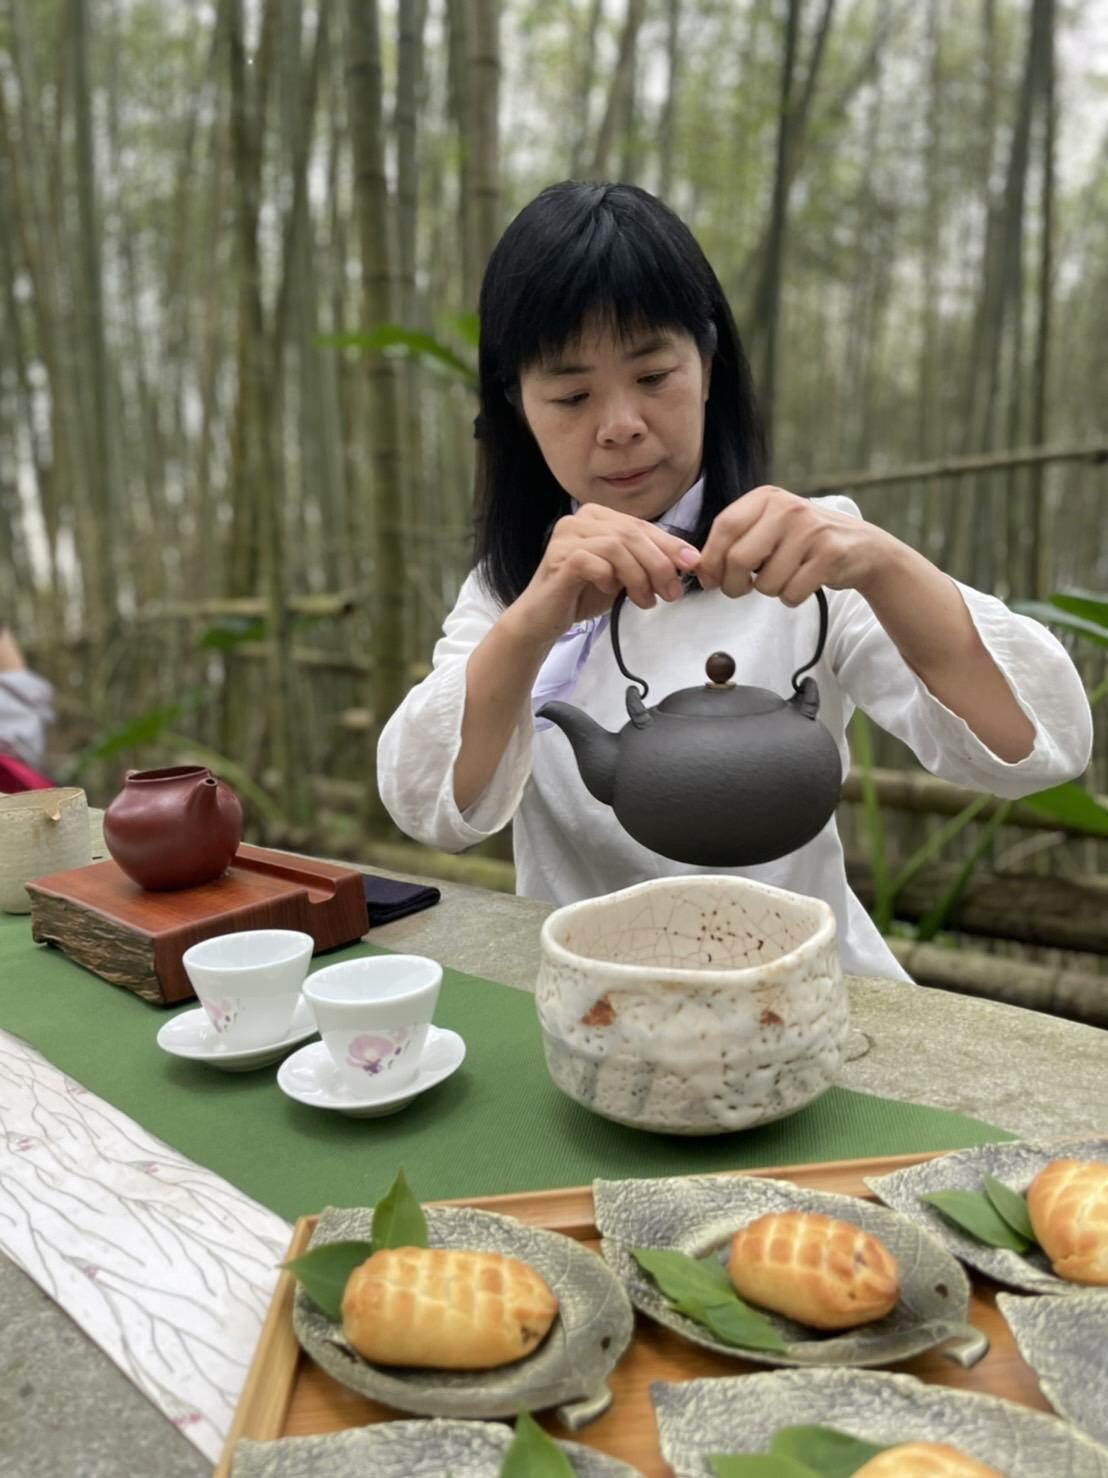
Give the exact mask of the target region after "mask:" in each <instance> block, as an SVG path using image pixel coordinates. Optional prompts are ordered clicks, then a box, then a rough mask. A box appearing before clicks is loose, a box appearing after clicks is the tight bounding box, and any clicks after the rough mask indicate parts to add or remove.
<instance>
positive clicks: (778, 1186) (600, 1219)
mask: <svg viewBox="0 0 1108 1478" xmlns="http://www.w3.org/2000/svg"><path fill="white" fill-rule="evenodd" d="M593 1205H594V1207H595V1216H596V1225H597V1227H598V1229H599V1230H600V1233H601V1235H602V1237H603V1239H604V1240H603V1243H602V1251H603V1253H604V1256H605V1257H606V1258H607V1259H608V1261H609V1262H610V1263H611V1265H612V1268H613V1269H614V1270H615V1272H616V1273H617V1275H618V1276H619V1278H620V1279H621V1281H622V1282H623V1284H624V1286H625V1287H626V1289H627V1291H628V1293H629V1294H630V1295H631V1302H632V1303H633V1304H634V1305H635V1307H636V1308H637V1309H641V1310H642V1312H643V1313H644V1314H649V1315H650V1317H651V1318H652V1319H656V1320H657V1321H658V1323H659V1324H664V1325H665V1326H666V1327H667V1328H668V1329H673V1330H675V1331H676V1332H677V1333H678V1334H681V1335H683V1336H684V1337H685V1338H686V1339H689V1340H692V1341H693V1343H694V1344H698V1345H702V1346H703V1347H704V1348H705V1349H707V1350H714V1351H715V1352H716V1353H717V1354H720V1355H730V1356H733V1357H735V1358H737V1359H742V1360H752V1361H755V1362H756V1363H758V1364H760V1365H798V1366H800V1365H890V1364H892V1363H893V1362H894V1361H896V1360H907V1359H909V1358H910V1357H911V1356H913V1355H918V1354H919V1353H920V1352H921V1351H923V1350H929V1349H932V1348H933V1347H934V1346H935V1345H940V1344H945V1343H947V1341H951V1340H953V1341H957V1343H955V1344H953V1345H951V1347H950V1348H949V1349H947V1350H946V1351H945V1352H944V1353H945V1354H947V1355H948V1356H949V1357H950V1358H951V1359H952V1360H956V1361H957V1362H958V1364H959V1365H965V1366H969V1365H974V1364H976V1362H977V1361H978V1360H980V1359H981V1357H982V1355H984V1354H985V1352H986V1351H987V1350H988V1348H989V1342H988V1339H987V1338H986V1336H985V1335H984V1334H983V1333H982V1332H981V1331H980V1330H979V1329H975V1328H974V1327H973V1325H972V1324H970V1323H969V1300H970V1285H969V1279H968V1278H967V1277H966V1275H965V1273H964V1272H963V1270H962V1268H961V1267H960V1266H959V1264H958V1261H957V1259H956V1258H954V1257H952V1256H951V1255H950V1253H949V1252H947V1251H946V1249H945V1248H944V1247H943V1246H942V1245H941V1244H940V1243H939V1242H936V1241H935V1239H934V1238H933V1237H930V1236H928V1235H927V1233H926V1232H924V1231H923V1230H922V1229H921V1228H920V1227H919V1226H918V1225H916V1224H915V1223H914V1222H912V1221H909V1220H908V1219H907V1218H905V1217H903V1216H898V1215H897V1214H896V1212H893V1211H889V1210H888V1209H887V1208H886V1207H884V1206H875V1205H873V1203H872V1202H869V1201H863V1200H861V1199H859V1198H858V1197H857V1196H839V1195H834V1194H832V1193H831V1192H830V1191H813V1190H806V1189H804V1188H803V1187H801V1186H796V1185H793V1184H792V1183H791V1182H790V1181H785V1180H765V1179H762V1178H761V1177H759V1176H749V1175H729V1176H695V1177H683V1176H682V1177H672V1178H669V1179H664V1180H597V1181H594V1182H593ZM770 1211H821V1212H823V1213H824V1215H826V1216H835V1217H838V1218H839V1219H840V1220H842V1221H849V1222H853V1223H854V1225H855V1226H859V1227H861V1228H862V1229H863V1231H866V1232H870V1233H872V1235H873V1236H875V1237H879V1238H880V1240H881V1241H882V1242H883V1243H884V1244H885V1246H886V1247H887V1248H888V1249H889V1251H890V1252H891V1253H892V1255H893V1256H894V1257H895V1258H896V1260H897V1264H898V1266H899V1269H900V1279H901V1296H900V1301H899V1303H898V1304H897V1306H896V1308H895V1309H893V1311H892V1313H891V1314H888V1315H887V1316H886V1317H885V1318H884V1319H880V1320H878V1321H877V1322H876V1323H874V1324H864V1325H861V1326H859V1327H858V1328H857V1329H848V1330H844V1331H842V1333H840V1334H827V1335H824V1334H818V1333H817V1332H816V1331H814V1330H812V1329H809V1328H806V1327H805V1326H804V1325H802V1324H797V1323H794V1322H793V1321H792V1320H791V1319H785V1318H783V1317H781V1316H780V1315H778V1314H767V1316H766V1317H767V1318H768V1319H769V1320H770V1322H771V1323H772V1324H773V1325H774V1326H775V1328H776V1329H777V1330H778V1331H779V1332H780V1333H781V1334H782V1335H783V1337H784V1338H785V1339H786V1340H787V1341H788V1348H787V1350H786V1351H785V1352H784V1353H781V1354H779V1353H777V1352H776V1351H773V1350H747V1349H740V1348H738V1347H737V1346H735V1345H727V1344H723V1343H722V1342H721V1341H720V1340H717V1339H716V1338H715V1337H714V1336H713V1335H712V1334H711V1333H710V1332H709V1331H708V1330H707V1329H705V1328H704V1326H703V1325H702V1324H698V1323H696V1322H695V1320H693V1319H689V1318H687V1317H686V1316H685V1315H684V1314H679V1313H678V1312H677V1311H676V1309H674V1308H672V1307H671V1306H670V1305H669V1303H667V1301H666V1300H665V1298H663V1296H662V1294H661V1293H660V1292H659V1291H658V1289H657V1288H656V1287H655V1285H654V1283H653V1282H652V1281H651V1279H650V1278H648V1277H647V1275H646V1274H645V1273H644V1272H643V1271H642V1269H641V1268H640V1267H639V1265H638V1263H637V1262H636V1261H635V1259H634V1258H633V1257H632V1255H631V1249H632V1248H633V1247H670V1248H674V1249H675V1250H676V1251H678V1252H685V1253H687V1254H688V1255H689V1256H690V1257H705V1256H707V1255H709V1254H710V1253H713V1252H719V1253H721V1254H722V1255H723V1256H726V1251H727V1247H728V1245H729V1243H730V1240H731V1237H732V1235H733V1234H734V1233H735V1232H736V1231H737V1230H738V1228H739V1227H741V1226H745V1225H746V1224H747V1223H748V1222H751V1221H754V1220H755V1219H756V1218H757V1217H759V1216H762V1215H764V1214H765V1213H766V1212H770Z"/></svg>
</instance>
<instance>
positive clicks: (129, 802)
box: [104, 765, 242, 892]
mask: <svg viewBox="0 0 1108 1478" xmlns="http://www.w3.org/2000/svg"><path fill="white" fill-rule="evenodd" d="M241 840H242V806H241V805H240V804H239V798H238V796H237V795H236V794H235V792H234V791H233V790H232V789H231V787H230V786H229V785H225V784H224V783H223V781H222V780H217V779H216V777H215V776H214V775H213V774H212V773H211V771H210V770H206V769H204V768H203V767H202V766H200V765H177V766H175V767H174V768H172V769H168V770H131V771H130V773H129V774H128V776H127V779H126V782H125V783H124V786H123V789H122V790H121V791H120V792H119V794H118V795H117V796H116V798H115V800H114V801H112V803H111V805H110V806H109V807H108V809H107V811H106V812H105V813H104V841H105V842H106V843H107V847H108V851H109V852H110V853H111V854H112V856H113V857H114V858H115V860H116V862H117V863H118V865H119V866H120V867H121V868H122V869H123V871H124V872H125V873H126V874H127V876H128V877H129V878H133V879H134V881H135V882H136V883H138V884H139V886H140V887H143V888H148V889H150V891H151V892H169V891H171V890H173V889H176V888H196V887H199V886H200V884H201V883H210V882H213V881H214V880H215V879H216V878H218V877H222V875H223V874H224V873H225V872H226V871H227V868H228V867H229V866H230V864H231V859H232V857H234V855H235V851H236V849H237V847H238V844H239V842H240V841H241Z"/></svg>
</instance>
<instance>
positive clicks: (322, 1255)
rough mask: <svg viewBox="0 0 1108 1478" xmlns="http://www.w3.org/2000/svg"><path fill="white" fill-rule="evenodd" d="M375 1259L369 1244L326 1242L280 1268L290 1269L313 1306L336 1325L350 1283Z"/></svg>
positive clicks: (340, 1316) (371, 1246) (340, 1315)
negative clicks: (355, 1274)
mask: <svg viewBox="0 0 1108 1478" xmlns="http://www.w3.org/2000/svg"><path fill="white" fill-rule="evenodd" d="M372 1256H373V1245H372V1243H370V1242H325V1243H324V1244H323V1245H322V1246H321V1247H313V1248H311V1249H310V1250H309V1251H308V1252H305V1253H304V1254H303V1256H302V1257H294V1258H293V1260H292V1261H291V1262H286V1263H282V1264H281V1266H282V1267H284V1268H288V1270H289V1272H290V1273H292V1274H293V1276H294V1277H295V1278H296V1281H297V1282H298V1283H299V1284H300V1286H301V1288H303V1290H304V1292H305V1293H306V1294H307V1295H308V1297H309V1298H310V1299H311V1300H312V1302H313V1303H317V1304H318V1305H319V1307H320V1308H321V1309H322V1310H323V1312H324V1313H325V1314H326V1315H327V1317H328V1319H334V1321H335V1323H336V1324H337V1323H338V1322H339V1320H341V1318H342V1296H343V1294H344V1293H345V1291H346V1282H347V1279H348V1278H349V1277H350V1274H351V1273H352V1272H353V1271H354V1269H355V1268H358V1267H361V1265H362V1263H363V1262H365V1260H366V1258H367V1257H372Z"/></svg>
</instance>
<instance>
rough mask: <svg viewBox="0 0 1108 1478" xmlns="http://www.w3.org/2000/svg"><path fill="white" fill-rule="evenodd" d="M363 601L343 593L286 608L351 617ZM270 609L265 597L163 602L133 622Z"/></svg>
mask: <svg viewBox="0 0 1108 1478" xmlns="http://www.w3.org/2000/svg"><path fill="white" fill-rule="evenodd" d="M362 600H363V597H362V596H361V595H359V594H357V593H355V592H354V591H351V590H339V591H333V592H330V593H326V592H320V593H319V594H318V595H290V596H288V597H287V598H286V602H285V607H286V609H287V610H288V611H289V613H290V614H291V615H294V616H311V617H315V618H325V617H335V616H348V615H349V614H350V612H351V611H353V610H356V609H357V608H358V606H360V605H361V604H362ZM268 610H269V601H268V600H267V599H266V597H265V596H264V595H236V596H224V597H222V598H210V599H207V600H174V601H159V602H158V603H157V604H155V605H150V606H147V607H146V608H145V610H142V611H139V612H137V613H136V614H135V615H134V616H133V617H131V620H132V621H133V622H134V623H136V624H141V623H142V622H144V621H180V620H189V619H191V618H193V617H204V618H209V619H216V620H218V619H219V618H220V617H222V616H264V615H265V614H266V612H267V611H268Z"/></svg>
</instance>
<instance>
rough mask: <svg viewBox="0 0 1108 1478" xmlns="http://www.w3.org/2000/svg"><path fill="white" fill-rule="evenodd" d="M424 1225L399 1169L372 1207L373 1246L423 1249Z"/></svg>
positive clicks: (416, 1202) (425, 1228)
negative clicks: (390, 1183)
mask: <svg viewBox="0 0 1108 1478" xmlns="http://www.w3.org/2000/svg"><path fill="white" fill-rule="evenodd" d="M426 1246H427V1223H426V1221H425V1220H424V1217H423V1211H422V1209H421V1207H420V1204H419V1202H418V1201H417V1200H416V1198H415V1196H413V1195H412V1192H411V1188H410V1187H409V1185H408V1182H407V1181H406V1180H405V1179H404V1172H403V1170H398V1171H397V1172H396V1179H395V1180H394V1181H393V1183H392V1185H390V1186H389V1188H388V1190H387V1191H386V1192H385V1194H384V1196H382V1198H381V1200H380V1201H378V1202H377V1205H376V1206H375V1207H374V1208H373V1247H374V1250H375V1251H377V1252H380V1251H381V1249H382V1248H384V1247H426Z"/></svg>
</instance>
